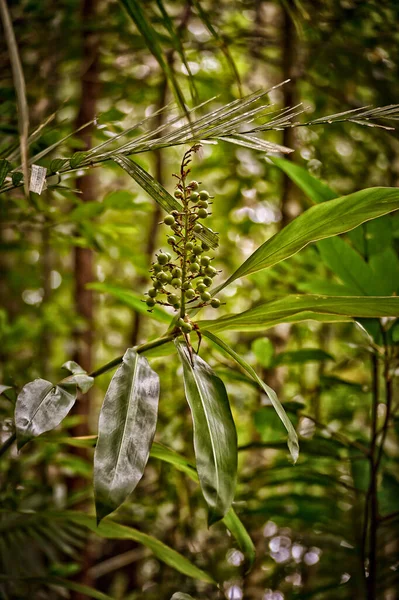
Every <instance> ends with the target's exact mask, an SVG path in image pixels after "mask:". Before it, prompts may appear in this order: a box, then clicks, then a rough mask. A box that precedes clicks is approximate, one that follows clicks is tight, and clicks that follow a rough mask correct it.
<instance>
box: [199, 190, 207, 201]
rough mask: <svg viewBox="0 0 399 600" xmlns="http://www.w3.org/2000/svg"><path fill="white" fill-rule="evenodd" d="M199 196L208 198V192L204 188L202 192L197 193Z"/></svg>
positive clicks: (202, 198) (204, 198) (201, 198)
mask: <svg viewBox="0 0 399 600" xmlns="http://www.w3.org/2000/svg"><path fill="white" fill-rule="evenodd" d="M199 197H200V200H208V198H209V194H208V192H207V191H206V190H202V192H200V193H199Z"/></svg>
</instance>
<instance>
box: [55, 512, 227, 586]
mask: <svg viewBox="0 0 399 600" xmlns="http://www.w3.org/2000/svg"><path fill="white" fill-rule="evenodd" d="M55 514H58V515H59V517H60V518H63V517H66V518H68V519H69V520H71V521H73V522H74V523H77V524H79V525H83V526H84V527H87V528H88V529H89V530H90V531H93V532H94V533H95V534H96V535H98V536H100V537H102V538H106V539H111V540H134V541H135V542H138V543H139V544H143V545H144V546H146V547H147V548H149V549H150V550H151V551H152V552H153V553H154V555H155V556H156V557H157V558H159V560H161V561H162V562H164V563H165V564H167V565H169V566H170V567H172V569H176V571H179V572H180V573H183V574H184V575H187V576H188V577H192V578H193V579H199V580H200V581H205V582H207V583H213V584H214V583H215V581H214V579H213V578H212V577H211V575H209V574H208V573H206V572H205V571H203V570H202V569H199V568H198V567H196V566H195V565H193V564H192V563H191V562H190V561H189V560H188V559H187V558H185V557H184V556H182V555H181V554H179V553H178V552H176V550H173V549H172V548H169V546H166V545H165V544H163V543H162V542H160V541H159V540H157V539H156V538H154V537H152V536H150V535H147V534H146V533H142V532H141V531H138V530H137V529H134V528H133V527H127V526H125V525H120V524H119V523H115V522H114V521H112V520H110V519H107V520H106V521H103V522H102V523H100V525H98V526H97V525H96V520H95V518H94V517H91V516H89V515H86V514H84V513H79V512H73V511H66V512H63V513H55Z"/></svg>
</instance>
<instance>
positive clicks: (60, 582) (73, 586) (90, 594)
mask: <svg viewBox="0 0 399 600" xmlns="http://www.w3.org/2000/svg"><path fill="white" fill-rule="evenodd" d="M7 580H11V581H15V580H17V581H24V582H26V583H36V584H38V583H41V584H43V585H45V586H47V587H51V586H55V587H62V588H65V589H67V590H72V591H73V592H78V593H79V594H83V595H84V597H87V598H95V599H96V600H113V598H112V597H111V596H108V595H107V594H103V592H99V591H97V590H96V589H94V588H92V587H90V586H88V585H83V584H81V583H76V581H69V580H68V579H62V578H61V577H54V576H51V575H46V577H18V576H13V575H2V574H0V581H7Z"/></svg>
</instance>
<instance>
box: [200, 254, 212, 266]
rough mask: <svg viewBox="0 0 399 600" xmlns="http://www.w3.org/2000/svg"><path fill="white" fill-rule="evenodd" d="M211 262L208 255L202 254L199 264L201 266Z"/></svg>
mask: <svg viewBox="0 0 399 600" xmlns="http://www.w3.org/2000/svg"><path fill="white" fill-rule="evenodd" d="M210 262H211V259H210V258H209V256H203V257H202V258H201V265H202V266H203V267H207V266H208V265H209V263H210Z"/></svg>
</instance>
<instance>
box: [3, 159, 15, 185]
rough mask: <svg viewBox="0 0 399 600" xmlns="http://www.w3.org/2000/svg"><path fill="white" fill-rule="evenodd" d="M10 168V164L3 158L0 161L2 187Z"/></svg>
mask: <svg viewBox="0 0 399 600" xmlns="http://www.w3.org/2000/svg"><path fill="white" fill-rule="evenodd" d="M11 168H12V167H11V163H10V162H9V161H8V160H6V159H5V158H2V159H1V160H0V185H3V183H4V180H5V178H6V177H7V175H8V173H9V172H10V171H11Z"/></svg>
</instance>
